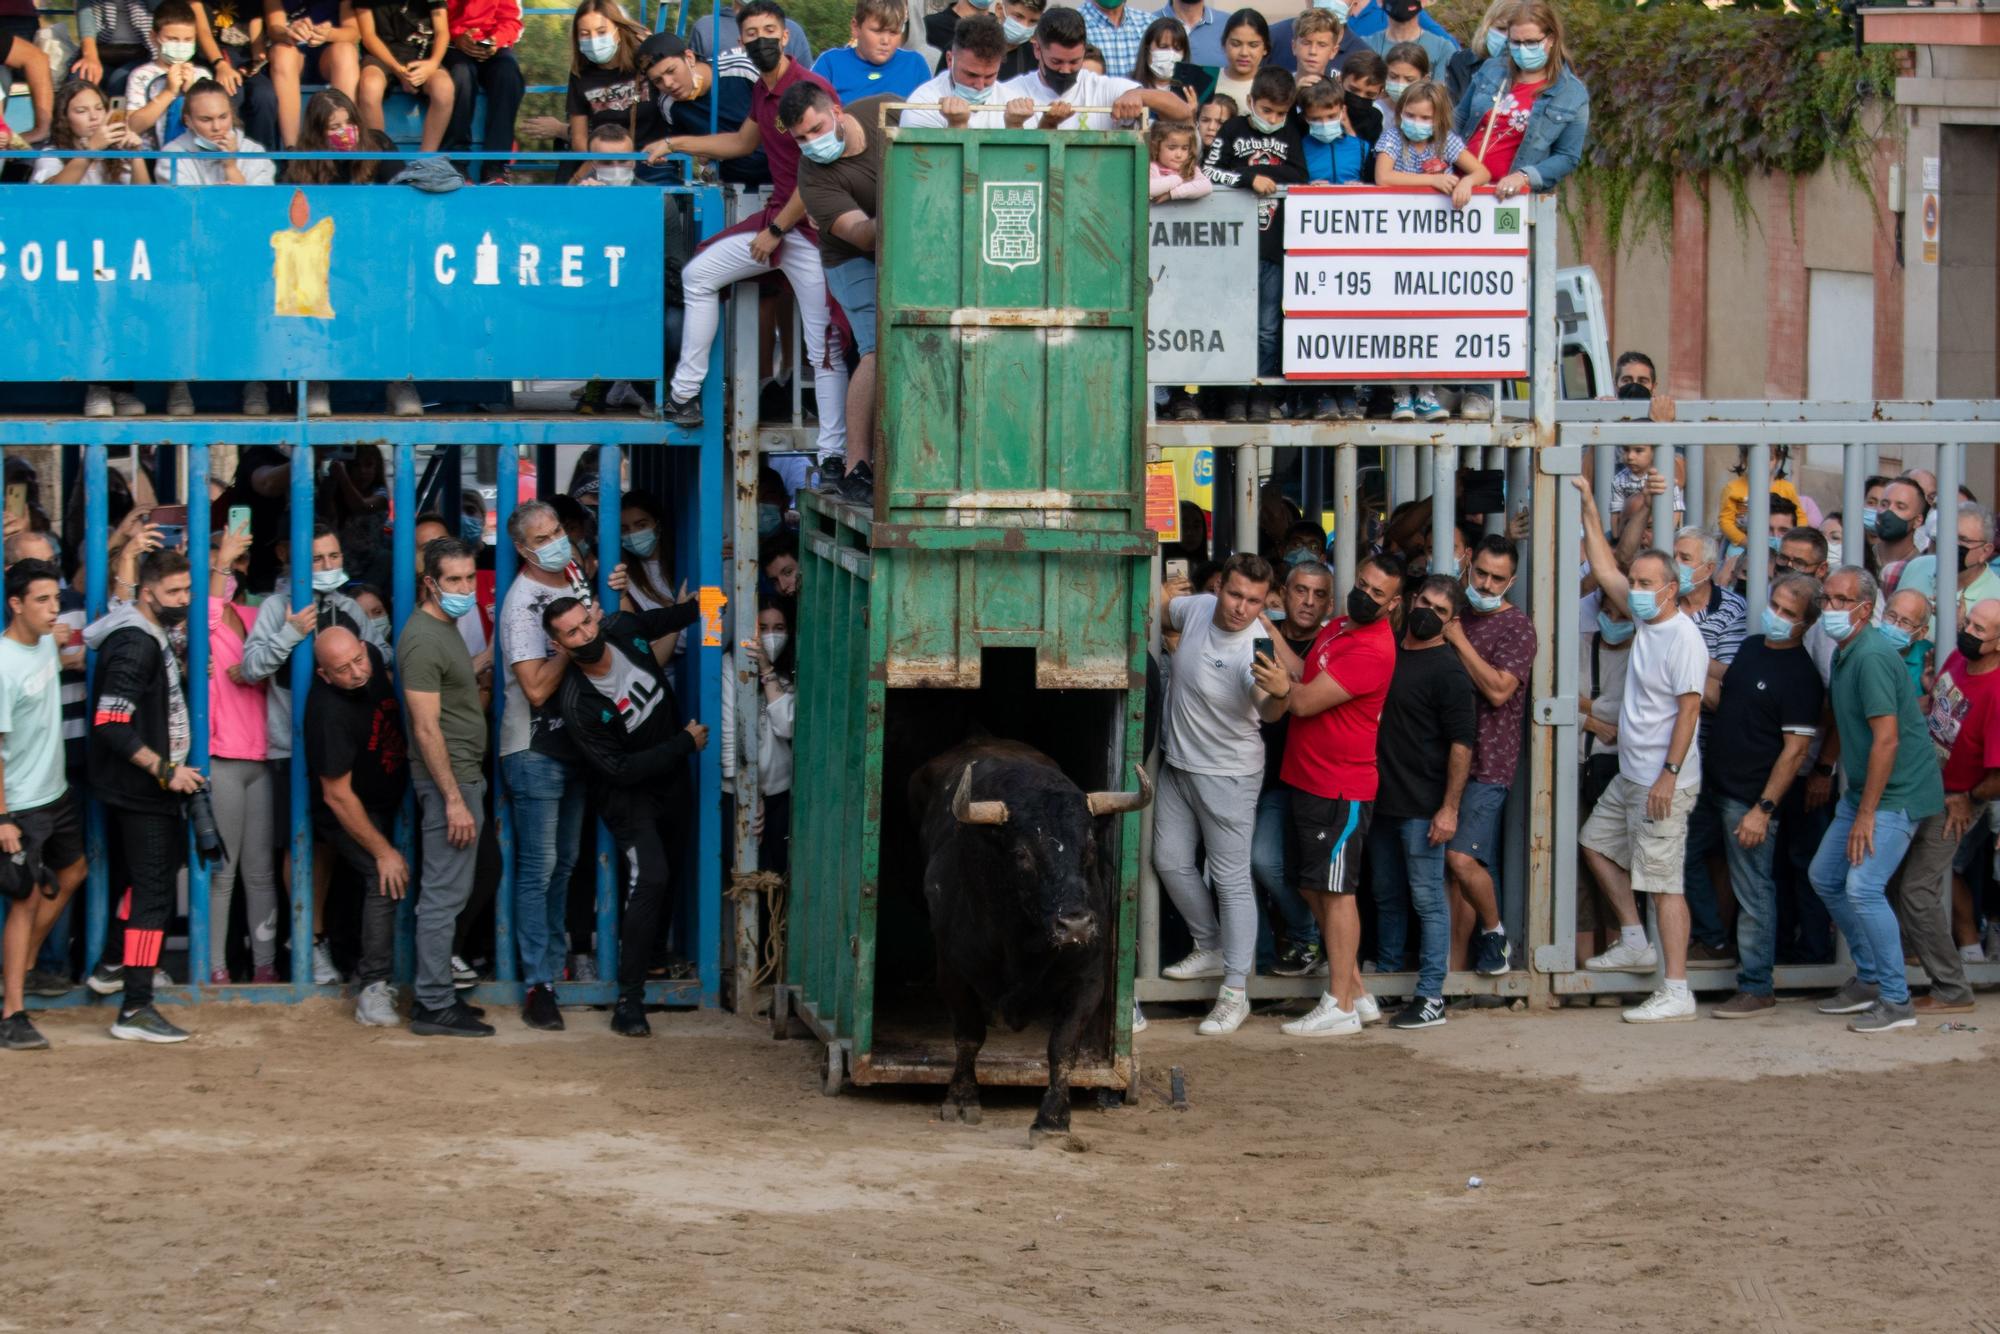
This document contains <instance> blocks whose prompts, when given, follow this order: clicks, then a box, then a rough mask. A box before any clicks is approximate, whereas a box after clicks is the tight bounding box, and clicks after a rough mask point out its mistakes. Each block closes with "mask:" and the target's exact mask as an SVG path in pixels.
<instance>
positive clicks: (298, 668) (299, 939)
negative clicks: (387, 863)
mask: <svg viewBox="0 0 2000 1334" xmlns="http://www.w3.org/2000/svg"><path fill="white" fill-rule="evenodd" d="M314 470H315V459H314V455H313V449H312V446H311V445H307V444H299V445H294V446H293V447H292V466H291V507H292V508H291V516H290V517H291V547H292V567H291V589H290V597H291V606H292V607H293V608H298V607H306V606H311V605H313V604H314V603H315V602H316V601H317V599H316V598H315V597H314V595H313V586H312V574H313V569H312V563H313V554H312V549H313V472H314ZM273 596H274V597H275V596H277V594H276V593H275V592H274V593H273ZM313 642H314V640H313V636H308V637H307V638H306V639H305V640H304V642H302V643H301V644H300V645H299V646H298V647H297V648H295V649H293V650H292V658H291V661H290V662H288V663H287V664H285V671H286V673H287V674H288V675H289V677H290V684H291V687H292V738H293V740H292V765H291V767H292V783H291V787H292V794H291V796H292V809H291V810H290V811H289V812H287V814H288V815H289V816H290V818H291V822H292V986H293V987H294V988H295V989H296V991H297V992H298V996H299V998H300V999H302V1000H303V999H304V998H305V995H306V992H307V989H308V988H310V987H311V986H312V985H313V931H312V927H313V898H314V893H313V891H314V888H315V885H314V880H315V879H316V877H315V876H314V875H313V835H312V802H311V800H310V798H311V795H312V794H311V793H310V792H308V791H307V790H306V784H307V782H309V781H310V780H309V779H308V778H307V777H306V747H305V734H306V694H307V692H309V691H310V690H311V689H312V679H313Z"/></svg>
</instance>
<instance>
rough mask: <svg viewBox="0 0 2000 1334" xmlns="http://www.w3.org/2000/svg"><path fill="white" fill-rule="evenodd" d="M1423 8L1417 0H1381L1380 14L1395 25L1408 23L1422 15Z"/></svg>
mask: <svg viewBox="0 0 2000 1334" xmlns="http://www.w3.org/2000/svg"><path fill="white" fill-rule="evenodd" d="M1423 10H1424V7H1423V5H1421V4H1420V3H1418V0H1383V4H1382V12H1383V13H1385V14H1387V15H1388V16H1389V18H1390V19H1391V20H1392V21H1393V22H1396V23H1408V22H1409V21H1410V20H1411V19H1413V18H1415V17H1416V16H1417V15H1419V14H1421V13H1423Z"/></svg>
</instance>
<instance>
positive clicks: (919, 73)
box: [813, 0, 931, 106]
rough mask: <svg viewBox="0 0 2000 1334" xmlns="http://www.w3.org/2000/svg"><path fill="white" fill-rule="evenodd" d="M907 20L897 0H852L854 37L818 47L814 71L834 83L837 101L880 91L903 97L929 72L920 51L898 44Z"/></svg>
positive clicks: (907, 13) (851, 30) (845, 103)
mask: <svg viewBox="0 0 2000 1334" xmlns="http://www.w3.org/2000/svg"><path fill="white" fill-rule="evenodd" d="M909 21H910V14H909V9H908V8H907V7H906V6H905V5H904V4H903V3H902V0H856V3H855V6H854V21H853V23H852V24H851V25H850V27H849V32H850V33H851V35H852V37H853V41H852V42H851V43H850V44H849V45H847V46H841V47H835V48H834V49H833V50H831V51H826V52H823V53H822V54H821V55H820V58H819V63H817V64H816V65H814V66H813V73H815V74H817V75H819V76H820V78H822V79H825V80H826V81H827V82H828V83H830V84H832V85H833V95H834V96H835V97H836V98H838V99H839V100H840V103H841V105H842V106H846V105H848V104H850V103H853V102H858V101H860V100H861V99H862V98H864V97H875V96H878V95H879V94H882V93H893V94H894V95H895V96H897V97H905V98H906V97H908V96H909V95H910V91H911V90H912V89H914V88H915V87H916V86H917V85H918V84H920V83H922V82H923V81H924V80H925V79H928V78H929V77H930V74H931V71H930V67H929V66H928V65H926V64H925V63H924V58H923V57H922V56H920V55H918V54H917V53H916V52H915V51H905V50H904V49H903V29H904V28H905V27H907V26H908V24H909Z"/></svg>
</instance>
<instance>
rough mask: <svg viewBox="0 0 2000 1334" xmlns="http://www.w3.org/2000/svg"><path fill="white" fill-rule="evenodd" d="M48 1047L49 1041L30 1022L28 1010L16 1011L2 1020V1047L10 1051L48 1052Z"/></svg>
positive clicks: (0, 1044) (0, 1032)
mask: <svg viewBox="0 0 2000 1334" xmlns="http://www.w3.org/2000/svg"><path fill="white" fill-rule="evenodd" d="M48 1045H49V1040H48V1039H47V1038H45V1037H43V1036H42V1035H41V1034H40V1033H38V1032H36V1031H35V1026H34V1024H32V1023H30V1022H29V1021H28V1012H27V1011H26V1010H16V1011H14V1013H12V1014H10V1015H8V1016H6V1017H5V1018H4V1019H0V1047H4V1048H5V1049H6V1050H8V1051H46V1050H48Z"/></svg>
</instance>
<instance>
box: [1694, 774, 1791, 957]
mask: <svg viewBox="0 0 2000 1334" xmlns="http://www.w3.org/2000/svg"><path fill="white" fill-rule="evenodd" d="M1702 795H1703V797H1704V798H1706V797H1707V795H1708V794H1707V793H1703V794H1702ZM1714 801H1715V809H1716V813H1717V814H1718V815H1719V816H1720V817H1721V819H1722V852H1723V856H1724V857H1725V858H1727V859H1728V862H1729V885H1730V888H1731V889H1733V890H1735V891H1736V989H1737V990H1738V991H1743V992H1748V993H1749V994H1750V995H1753V996H1768V995H1770V994H1771V967H1772V965H1773V964H1775V963H1776V962H1777V955H1778V884H1777V881H1775V880H1773V879H1772V878H1771V865H1772V862H1773V861H1774V859H1775V858H1776V855H1777V851H1778V821H1777V818H1776V817H1775V816H1773V817H1772V820H1771V825H1770V828H1769V829H1767V830H1766V831H1765V833H1764V841H1763V842H1762V843H1759V844H1758V845H1757V846H1756V847H1754V848H1746V847H1744V846H1743V845H1742V844H1740V843H1738V842H1737V841H1736V826H1737V825H1738V824H1739V823H1741V821H1742V819H1743V817H1744V816H1745V815H1747V814H1749V812H1750V803H1749V802H1747V801H1737V800H1736V799H1735V798H1734V797H1725V796H1723V795H1721V794H1720V793H1717V794H1716V796H1715V798H1714Z"/></svg>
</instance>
